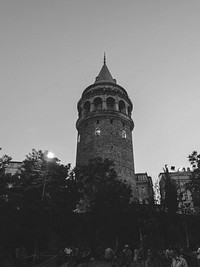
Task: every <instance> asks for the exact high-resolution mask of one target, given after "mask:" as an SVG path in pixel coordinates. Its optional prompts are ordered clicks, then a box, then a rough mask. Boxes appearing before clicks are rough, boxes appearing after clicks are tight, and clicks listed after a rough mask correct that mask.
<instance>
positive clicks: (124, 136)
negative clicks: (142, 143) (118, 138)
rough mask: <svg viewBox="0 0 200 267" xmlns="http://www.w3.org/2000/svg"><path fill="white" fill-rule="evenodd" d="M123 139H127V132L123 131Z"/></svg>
mask: <svg viewBox="0 0 200 267" xmlns="http://www.w3.org/2000/svg"><path fill="white" fill-rule="evenodd" d="M122 138H124V139H126V131H124V130H123V131H122Z"/></svg>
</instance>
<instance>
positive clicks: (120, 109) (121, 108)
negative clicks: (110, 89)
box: [119, 100, 126, 114]
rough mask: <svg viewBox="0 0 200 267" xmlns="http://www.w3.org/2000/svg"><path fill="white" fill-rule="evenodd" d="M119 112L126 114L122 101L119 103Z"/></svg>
mask: <svg viewBox="0 0 200 267" xmlns="http://www.w3.org/2000/svg"><path fill="white" fill-rule="evenodd" d="M119 111H120V112H122V113H124V114H126V105H125V102H124V101H123V100H120V101H119Z"/></svg>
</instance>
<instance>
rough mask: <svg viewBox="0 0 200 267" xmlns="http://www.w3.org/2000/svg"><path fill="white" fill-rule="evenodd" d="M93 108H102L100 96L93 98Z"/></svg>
mask: <svg viewBox="0 0 200 267" xmlns="http://www.w3.org/2000/svg"><path fill="white" fill-rule="evenodd" d="M94 110H102V99H101V98H100V97H96V98H95V99H94Z"/></svg>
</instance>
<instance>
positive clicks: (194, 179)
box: [186, 151, 200, 209]
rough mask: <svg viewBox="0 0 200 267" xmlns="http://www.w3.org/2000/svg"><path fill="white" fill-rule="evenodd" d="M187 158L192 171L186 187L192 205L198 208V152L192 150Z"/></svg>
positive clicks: (199, 179) (199, 204) (199, 206)
mask: <svg viewBox="0 0 200 267" xmlns="http://www.w3.org/2000/svg"><path fill="white" fill-rule="evenodd" d="M188 160H189V163H190V164H191V166H192V169H193V171H192V175H191V179H190V181H189V182H188V183H187V185H186V188H187V189H188V190H189V191H190V192H191V195H192V200H193V204H194V206H195V207H196V208H198V209H200V154H198V152H197V151H193V152H192V153H191V154H190V155H189V156H188Z"/></svg>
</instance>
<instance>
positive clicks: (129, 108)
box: [128, 106, 131, 116]
mask: <svg viewBox="0 0 200 267" xmlns="http://www.w3.org/2000/svg"><path fill="white" fill-rule="evenodd" d="M128 115H129V116H131V107H130V106H128Z"/></svg>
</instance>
